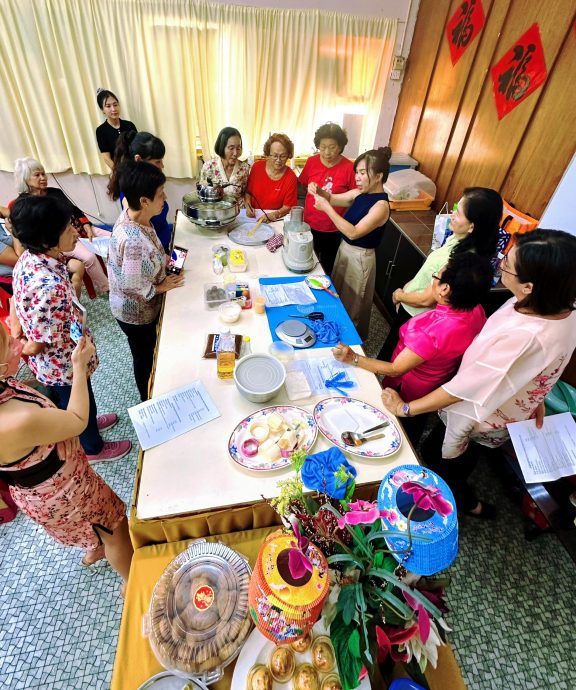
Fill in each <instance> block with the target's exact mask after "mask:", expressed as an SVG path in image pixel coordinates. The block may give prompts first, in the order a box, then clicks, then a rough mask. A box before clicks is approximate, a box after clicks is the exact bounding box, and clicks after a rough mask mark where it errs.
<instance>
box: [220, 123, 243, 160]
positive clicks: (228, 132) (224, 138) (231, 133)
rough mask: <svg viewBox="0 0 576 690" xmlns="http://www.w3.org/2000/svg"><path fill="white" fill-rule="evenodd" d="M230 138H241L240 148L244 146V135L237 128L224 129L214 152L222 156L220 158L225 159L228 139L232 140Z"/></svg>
mask: <svg viewBox="0 0 576 690" xmlns="http://www.w3.org/2000/svg"><path fill="white" fill-rule="evenodd" d="M230 137H240V146H242V135H241V134H240V132H239V131H238V130H237V129H236V127H224V129H221V130H220V132H219V134H218V136H217V137H216V143H215V144H214V151H215V152H216V155H218V156H220V158H224V153H225V152H224V149H225V148H226V144H227V143H228V139H230Z"/></svg>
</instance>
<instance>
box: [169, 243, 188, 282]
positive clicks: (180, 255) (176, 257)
mask: <svg viewBox="0 0 576 690" xmlns="http://www.w3.org/2000/svg"><path fill="white" fill-rule="evenodd" d="M187 255H188V250H187V249H185V248H184V247H177V246H174V247H173V249H172V255H171V256H170V261H169V262H168V266H167V267H166V270H167V272H168V273H174V274H176V275H180V273H182V269H183V268H184V262H185V261H186V256H187Z"/></svg>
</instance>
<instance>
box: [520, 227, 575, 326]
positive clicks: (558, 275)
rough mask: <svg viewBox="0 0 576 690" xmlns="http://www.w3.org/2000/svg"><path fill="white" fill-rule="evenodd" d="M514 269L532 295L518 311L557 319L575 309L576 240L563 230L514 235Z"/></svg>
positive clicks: (526, 298) (525, 298) (522, 303)
mask: <svg viewBox="0 0 576 690" xmlns="http://www.w3.org/2000/svg"><path fill="white" fill-rule="evenodd" d="M515 246H516V253H515V261H514V270H515V271H516V276H517V277H518V280H519V282H520V283H532V292H531V293H530V294H529V295H526V297H524V299H522V300H519V301H518V302H517V303H516V305H515V309H516V310H519V309H529V310H530V311H532V312H534V313H535V314H538V315H540V316H554V315H556V314H560V313H561V312H563V311H567V310H570V311H572V310H574V308H575V307H576V304H575V303H576V237H574V235H571V234H569V233H567V232H564V231H562V230H544V229H539V230H533V231H532V232H527V233H525V234H523V235H516V236H515Z"/></svg>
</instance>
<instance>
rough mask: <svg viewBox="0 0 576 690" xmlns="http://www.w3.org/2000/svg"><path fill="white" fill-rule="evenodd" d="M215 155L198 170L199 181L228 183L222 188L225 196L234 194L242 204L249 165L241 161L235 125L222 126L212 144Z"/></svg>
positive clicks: (217, 183)
mask: <svg viewBox="0 0 576 690" xmlns="http://www.w3.org/2000/svg"><path fill="white" fill-rule="evenodd" d="M214 151H215V152H216V157H215V158H211V159H210V160H207V161H206V163H204V165H203V166H202V170H201V171H200V182H202V184H206V183H207V182H208V180H211V181H212V184H214V185H222V186H224V185H228V186H227V187H225V189H224V193H225V194H226V195H227V196H234V197H236V199H237V200H238V202H239V203H240V205H241V206H243V205H244V192H245V191H246V183H247V182H248V173H249V172H250V166H249V165H248V163H247V162H245V161H241V160H240V156H241V155H242V137H241V136H240V132H239V131H238V130H237V129H236V128H235V127H224V129H222V130H220V133H219V134H218V138H217V139H216V143H215V144H214Z"/></svg>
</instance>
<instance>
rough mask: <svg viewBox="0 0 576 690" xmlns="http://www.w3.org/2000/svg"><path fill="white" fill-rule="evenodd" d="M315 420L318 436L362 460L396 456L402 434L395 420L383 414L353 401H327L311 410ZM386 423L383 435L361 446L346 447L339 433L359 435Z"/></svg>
mask: <svg viewBox="0 0 576 690" xmlns="http://www.w3.org/2000/svg"><path fill="white" fill-rule="evenodd" d="M314 419H315V420H316V424H317V425H318V429H319V430H320V433H321V434H322V435H323V436H325V437H326V438H327V439H328V440H329V441H330V442H331V443H333V444H334V445H335V446H338V448H341V449H342V450H345V451H347V452H348V453H352V455H359V456H360V457H363V458H385V457H387V456H388V455H392V453H395V452H396V451H397V450H398V449H399V448H400V445H401V443H402V434H401V433H400V430H399V429H398V427H397V426H396V424H395V423H394V420H393V419H392V418H391V417H389V416H388V415H387V414H386V413H385V412H383V411H382V410H379V409H378V408H376V407H373V406H372V405H370V404H368V403H365V402H362V400H356V399H355V398H326V399H325V400H321V401H320V402H319V403H318V404H317V405H316V407H315V408H314ZM384 421H389V422H390V426H387V427H386V428H385V429H382V432H383V433H384V436H381V437H380V438H377V439H374V441H367V442H366V443H364V444H363V445H361V446H347V445H346V444H345V443H344V442H343V441H342V437H341V434H342V432H343V431H356V432H358V433H361V432H362V431H364V430H365V429H370V428H371V427H373V426H376V424H378V423H379V422H384Z"/></svg>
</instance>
